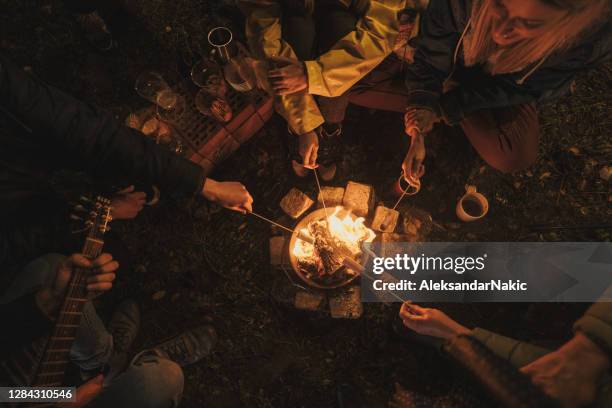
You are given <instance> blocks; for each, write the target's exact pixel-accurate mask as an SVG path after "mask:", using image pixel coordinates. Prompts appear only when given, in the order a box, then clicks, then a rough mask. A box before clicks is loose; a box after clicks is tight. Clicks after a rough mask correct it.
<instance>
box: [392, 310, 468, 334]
mask: <svg viewBox="0 0 612 408" xmlns="http://www.w3.org/2000/svg"><path fill="white" fill-rule="evenodd" d="M399 314H400V318H401V319H402V322H403V323H404V326H406V327H407V328H409V329H411V330H414V331H415V332H417V333H419V334H424V335H427V336H434V337H439V338H442V339H450V338H452V337H455V336H457V335H459V334H468V333H469V332H470V330H469V329H468V328H467V327H465V326H462V325H460V324H459V323H457V322H456V321H454V320H453V319H451V318H450V317H448V316H447V315H446V314H445V313H444V312H442V311H440V310H438V309H429V308H425V307H421V306H417V305H414V304H412V303H410V302H405V303H404V304H402V307H401V308H400V313H399Z"/></svg>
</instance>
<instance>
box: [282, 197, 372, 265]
mask: <svg viewBox="0 0 612 408" xmlns="http://www.w3.org/2000/svg"><path fill="white" fill-rule="evenodd" d="M342 209H343V208H342V207H340V206H338V207H336V208H335V210H334V212H333V214H331V215H329V216H328V217H327V225H328V227H329V231H330V234H331V236H332V237H333V238H334V239H336V240H338V241H341V242H343V243H344V245H345V246H346V247H347V248H349V249H350V251H351V252H352V253H354V254H359V253H360V252H361V247H360V245H361V243H362V242H372V241H373V240H374V238H375V237H376V234H374V231H372V230H371V229H369V228H368V227H366V226H365V225H364V221H365V219H364V218H363V217H358V218H355V219H354V220H353V218H352V217H351V213H350V211H347V212H346V214H345V215H344V217H342V218H340V217H341V215H340V211H341V210H342ZM300 233H301V234H304V235H307V236H311V234H310V232H309V231H308V228H302V229H301V230H300ZM293 255H295V256H296V257H298V258H311V257H313V256H314V245H312V244H310V243H308V242H306V241H304V240H301V239H297V240H296V242H295V246H294V247H293Z"/></svg>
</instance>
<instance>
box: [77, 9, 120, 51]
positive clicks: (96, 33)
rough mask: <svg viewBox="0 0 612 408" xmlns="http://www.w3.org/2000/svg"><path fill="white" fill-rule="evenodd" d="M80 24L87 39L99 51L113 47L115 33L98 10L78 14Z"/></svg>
mask: <svg viewBox="0 0 612 408" xmlns="http://www.w3.org/2000/svg"><path fill="white" fill-rule="evenodd" d="M76 20H77V22H78V23H79V26H80V27H81V29H82V30H83V32H84V33H85V37H86V38H87V41H89V42H90V43H91V45H93V46H94V48H96V49H97V50H99V51H108V50H110V49H111V48H113V44H114V42H113V35H112V34H111V32H110V31H109V30H108V27H107V26H106V22H105V21H104V19H103V18H102V17H101V16H100V15H99V14H98V12H97V11H94V12H92V13H88V14H79V15H77V16H76Z"/></svg>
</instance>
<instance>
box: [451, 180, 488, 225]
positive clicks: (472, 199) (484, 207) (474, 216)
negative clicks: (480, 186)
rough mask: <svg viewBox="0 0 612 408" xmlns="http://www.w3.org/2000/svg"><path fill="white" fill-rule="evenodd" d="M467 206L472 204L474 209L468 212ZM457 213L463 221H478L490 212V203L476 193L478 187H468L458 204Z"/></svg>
mask: <svg viewBox="0 0 612 408" xmlns="http://www.w3.org/2000/svg"><path fill="white" fill-rule="evenodd" d="M467 204H472V205H473V208H471V209H468V210H466V208H465V206H466V205H467ZM470 210H471V211H470ZM456 212H457V217H459V219H460V220H461V221H465V222H470V221H476V220H479V219H481V218H482V217H484V216H485V215H486V214H487V212H489V201H488V200H487V198H486V197H485V196H483V195H482V194H480V193H479V192H477V191H476V186H471V185H466V186H465V194H464V195H463V197H461V198H460V199H459V201H458V202H457V208H456Z"/></svg>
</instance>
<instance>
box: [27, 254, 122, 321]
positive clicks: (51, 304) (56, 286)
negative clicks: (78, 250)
mask: <svg viewBox="0 0 612 408" xmlns="http://www.w3.org/2000/svg"><path fill="white" fill-rule="evenodd" d="M74 268H83V269H87V270H88V272H89V276H88V278H87V293H88V295H89V297H90V298H94V297H96V296H99V295H100V294H102V293H103V292H106V291H108V290H110V289H111V288H112V287H113V281H114V280H115V271H116V270H117V268H119V263H118V262H117V261H115V260H113V257H112V255H110V254H106V253H105V254H101V255H100V256H99V257H97V258H96V259H94V260H93V261H92V260H89V259H87V258H86V257H84V256H83V255H81V254H74V255H72V256H70V257H68V258H66V259H65V260H64V261H63V262H62V263H60V265H59V266H58V268H57V272H56V275H55V279H54V281H53V282H52V283H51V284H50V285H49V286H47V287H44V288H43V289H41V290H40V291H39V292H38V293H37V294H36V301H37V303H38V306H39V307H40V309H41V310H42V311H43V312H44V313H45V314H46V315H47V316H49V317H53V316H55V315H56V313H57V311H58V309H59V307H60V306H61V302H62V299H63V298H64V295H65V292H66V288H67V287H68V283H69V282H70V278H71V276H72V273H73V270H74Z"/></svg>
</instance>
